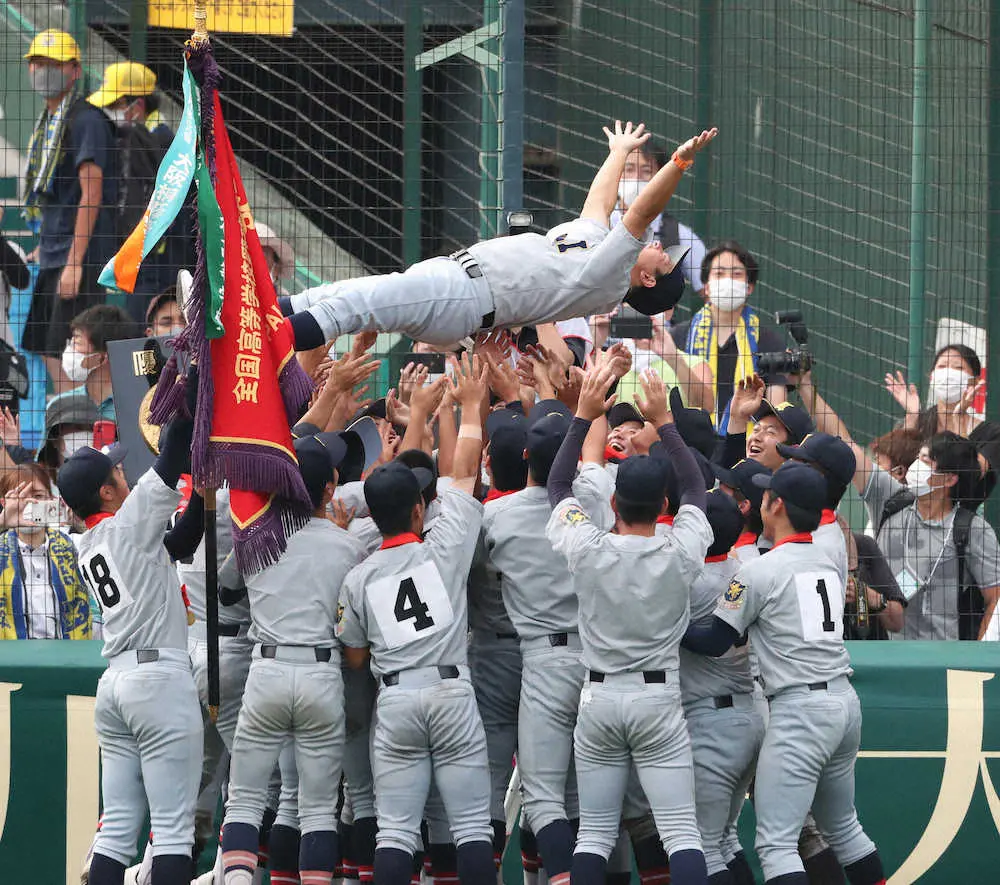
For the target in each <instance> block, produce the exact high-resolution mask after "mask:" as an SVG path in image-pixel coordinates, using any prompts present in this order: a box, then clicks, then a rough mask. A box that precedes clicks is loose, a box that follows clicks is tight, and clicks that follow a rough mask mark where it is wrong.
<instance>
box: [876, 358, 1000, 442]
mask: <svg viewBox="0 0 1000 885" xmlns="http://www.w3.org/2000/svg"><path fill="white" fill-rule="evenodd" d="M981 372H982V365H981V363H980V362H979V357H978V356H976V352H975V351H974V350H973V349H972V348H971V347H966V346H965V345H964V344H948V345H946V346H945V347H942V348H941V349H940V350H939V351H938V352H937V355H936V356H935V357H934V368H933V369H932V370H931V374H930V378H929V381H928V399H929V400H930V401H931V403H932V404H931V405H930V406H928V407H927V408H926V409H922V408H921V406H920V393H919V391H918V390H917V385H916V384H909V385H908V384H907V383H906V379H905V378H904V377H903V373H902V372H896V374H895V375H893V374H892V373H891V372H890V373H887V374H886V376H885V389H886V390H887V391H888V392H889V393H890V394H891V395H892V398H893V399H894V400H896V402H897V403H899V404H900V405H901V406H902V407H903V409H904V410H905V411H906V417H905V418H904V419H903V426H904V427H914V428H916V429H917V430H918V431H919V432H920V435H921V437H922V438H923V439H927V438H929V437H931V436H933V435H934V434H935V433H941V432H942V431H945V430H950V431H951V432H952V433H957V434H958V435H959V436H968V435H969V434H970V433H971V432H972V431H973V429H974V428H975V427H976V426H977V425H978V424H979V423H980V421H981V420H982V418H981V417H980V416H978V415H976V414H974V413H973V411H972V403H973V400H974V399H975V397H976V394H977V393H979V391H980V390H981V389H982V387H983V385H984V384H985V382H984V381H980V380H979V376H980V374H981Z"/></svg>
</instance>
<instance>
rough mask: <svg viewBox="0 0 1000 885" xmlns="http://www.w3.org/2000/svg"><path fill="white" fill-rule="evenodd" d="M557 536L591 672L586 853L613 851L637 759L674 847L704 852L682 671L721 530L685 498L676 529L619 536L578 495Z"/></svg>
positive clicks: (558, 515)
mask: <svg viewBox="0 0 1000 885" xmlns="http://www.w3.org/2000/svg"><path fill="white" fill-rule="evenodd" d="M546 535H547V537H548V538H549V540H550V541H551V543H552V546H553V548H554V549H555V550H556V551H558V552H559V553H561V554H562V555H563V556H565V557H566V560H567V562H568V566H569V570H570V572H571V574H572V576H573V587H574V588H575V590H576V592H577V594H578V596H579V600H580V639H581V641H582V644H583V661H584V664H585V665H586V668H587V670H588V671H589V676H588V682H587V684H586V685H585V686H584V689H583V692H582V694H581V696H580V711H579V717H578V719H577V724H576V732H575V736H574V746H575V751H576V768H577V778H578V781H579V790H580V831H579V835H578V836H577V843H576V853H577V854H581V853H587V854H597V855H600V856H602V857H604V858H605V859H606V858H608V856H609V855H610V854H611V849H612V848H613V847H614V844H615V841H616V840H617V838H618V825H619V821H620V819H621V813H622V799H623V797H624V794H625V788H626V783H627V781H628V776H629V769H630V765H631V763H633V762H634V764H635V768H636V773H637V774H638V776H639V781H640V783H641V784H642V788H643V791H644V792H645V794H646V798H647V799H648V800H649V804H650V807H651V809H652V812H653V818H654V820H655V821H656V827H657V830H658V831H659V834H660V838H661V839H662V841H663V847H664V850H665V851H666V852H667V854H668V855H669V854H672V853H674V852H676V851H681V850H685V849H694V850H698V851H700V850H701V838H700V836H699V834H698V823H697V818H696V814H695V796H694V776H693V762H692V757H691V744H690V741H689V739H688V734H687V729H686V728H685V725H684V716H683V714H682V711H681V697H680V679H679V673H678V669H679V650H680V642H681V639H682V638H683V636H684V631H685V630H686V629H687V625H688V592H689V586H690V583H691V578H692V576H693V575H695V574H697V572H698V570H699V568H700V566H701V564H702V560H703V558H704V556H705V551H706V550H708V547H709V545H710V544H711V543H712V537H713V536H712V528H711V526H710V525H709V523H708V520H707V518H706V517H705V514H704V513H703V512H702V511H701V510H699V509H698V508H696V507H690V506H682V507H681V508H680V511H679V513H678V515H677V518H676V519H675V520H674V525H673V527H672V530H671V532H670V533H669V534H668V535H666V536H655V535H654V536H653V537H649V538H646V537H640V536H635V535H617V534H611V533H608V532H606V531H602V530H600V529H598V528H597V527H596V526H595V525H594V524H593V523H592V522H591V520H590V518H589V517H588V515H587V513H586V511H585V510H584V509H583V508H582V507H581V505H580V502H579V501H578V500H577V499H575V498H573V497H569V498H565V499H563V500H562V501H561V502H560V503H559V504H558V505H557V506H556V507H555V508H554V509H553V511H552V516H551V518H550V519H549V522H548V525H547V527H546ZM610 576H613V577H610Z"/></svg>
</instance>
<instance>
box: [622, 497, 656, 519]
mask: <svg viewBox="0 0 1000 885" xmlns="http://www.w3.org/2000/svg"><path fill="white" fill-rule="evenodd" d="M615 510H616V511H617V512H618V518H619V519H620V520H621V521H622V522H623V523H625V525H629V526H631V525H651V524H652V523H654V522H656V519H657V517H658V516H659V515H660V513H662V512H663V505H662V504H636V503H635V502H633V501H629V500H628V499H625V498H619V497H618V495H615Z"/></svg>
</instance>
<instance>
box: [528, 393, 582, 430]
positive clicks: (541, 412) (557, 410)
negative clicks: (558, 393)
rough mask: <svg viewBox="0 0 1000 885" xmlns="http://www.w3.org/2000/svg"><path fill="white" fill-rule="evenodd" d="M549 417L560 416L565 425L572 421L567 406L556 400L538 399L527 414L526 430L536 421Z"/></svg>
mask: <svg viewBox="0 0 1000 885" xmlns="http://www.w3.org/2000/svg"><path fill="white" fill-rule="evenodd" d="M549 415H562V416H563V417H564V418H565V419H566V421H567V423H568V422H570V421H572V420H573V413H572V412H571V411H570V409H569V406H567V405H566V403H564V402H562V401H561V400H557V399H540V400H539V401H538V402H537V403H535V404H534V405H533V406H532V407H531V411H530V412H529V413H528V428H529V429H530V427H531V425H532V424H534V423H535V422H536V421H540V420H541V419H542V418H545V417H547V416H549Z"/></svg>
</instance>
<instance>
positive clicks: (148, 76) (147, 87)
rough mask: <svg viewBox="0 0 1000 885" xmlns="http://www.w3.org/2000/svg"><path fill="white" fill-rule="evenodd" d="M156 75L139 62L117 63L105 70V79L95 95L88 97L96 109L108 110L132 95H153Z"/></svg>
mask: <svg viewBox="0 0 1000 885" xmlns="http://www.w3.org/2000/svg"><path fill="white" fill-rule="evenodd" d="M154 89H156V74H154V73H153V72H152V71H151V70H150V69H149V68H147V67H146V66H145V65H141V64H139V62H137V61H116V62H115V63H114V64H111V65H108V66H107V67H106V68H105V69H104V79H103V80H102V81H101V85H100V88H98V90H97V92H95V93H93V95H89V96H87V101H89V102H90V103H91V104H92V105H94V107H98V108H106V107H107V106H108V105H111V104H114V103H115V102H116V101H118V99H120V98H125V97H126V96H130V95H136V96H138V95H152V94H153V90H154Z"/></svg>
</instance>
